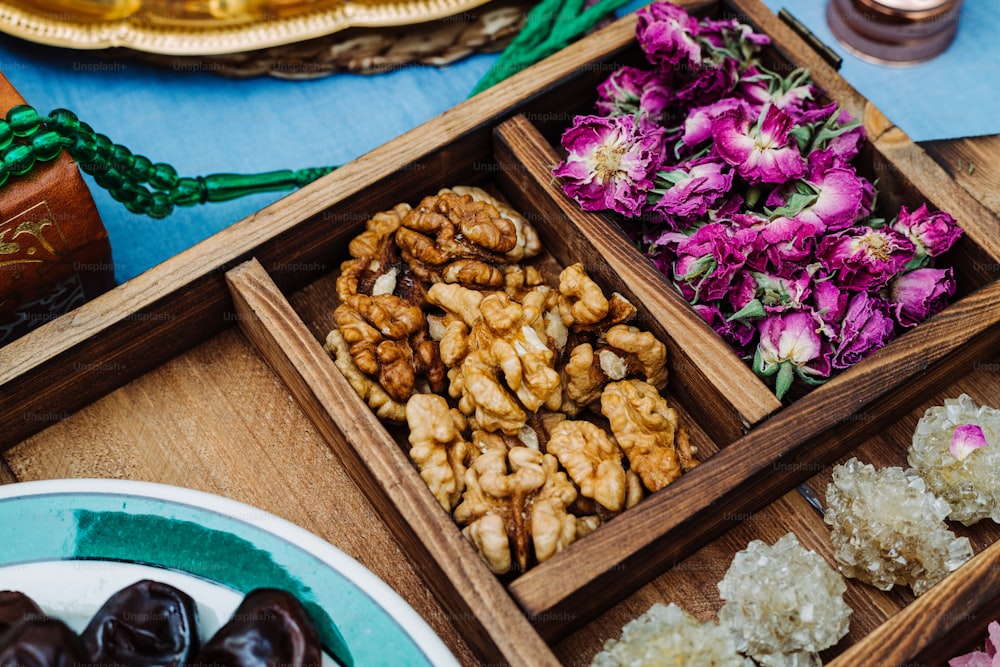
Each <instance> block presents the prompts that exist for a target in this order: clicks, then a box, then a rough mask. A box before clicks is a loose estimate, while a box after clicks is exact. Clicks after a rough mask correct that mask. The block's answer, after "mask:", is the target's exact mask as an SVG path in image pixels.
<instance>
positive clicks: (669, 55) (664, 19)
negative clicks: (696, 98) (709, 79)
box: [635, 2, 701, 68]
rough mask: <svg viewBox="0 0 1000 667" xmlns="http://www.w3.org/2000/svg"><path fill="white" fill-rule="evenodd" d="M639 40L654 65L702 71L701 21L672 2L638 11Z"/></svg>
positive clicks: (661, 3)
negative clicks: (698, 35) (697, 68)
mask: <svg viewBox="0 0 1000 667" xmlns="http://www.w3.org/2000/svg"><path fill="white" fill-rule="evenodd" d="M636 17H637V22H636V26H635V36H636V39H637V40H638V42H639V45H640V46H641V47H642V50H643V51H644V52H645V53H646V57H647V58H648V59H649V62H651V63H652V64H654V65H660V66H664V67H666V68H670V67H672V66H678V65H679V66H682V67H699V66H700V65H701V44H700V43H699V42H698V40H697V38H696V36H697V34H698V32H699V30H700V28H699V26H698V20H697V19H695V18H694V17H693V16H691V15H690V14H688V13H687V12H686V11H685V10H684V9H682V8H681V7H678V6H676V5H673V4H670V3H669V2H654V3H652V4H650V5H647V6H646V7H642V8H640V9H639V10H637V11H636Z"/></svg>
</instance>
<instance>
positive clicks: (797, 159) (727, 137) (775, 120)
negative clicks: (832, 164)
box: [712, 106, 806, 184]
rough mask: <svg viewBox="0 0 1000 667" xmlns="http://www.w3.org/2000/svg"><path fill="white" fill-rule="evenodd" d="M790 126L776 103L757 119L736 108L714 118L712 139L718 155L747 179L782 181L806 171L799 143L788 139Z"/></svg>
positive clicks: (788, 120) (790, 119) (765, 181)
mask: <svg viewBox="0 0 1000 667" xmlns="http://www.w3.org/2000/svg"><path fill="white" fill-rule="evenodd" d="M791 127H792V118H791V116H789V115H788V114H786V113H785V112H784V111H782V110H781V109H779V108H778V107H776V106H769V107H768V108H767V110H766V111H765V112H764V114H763V115H762V116H760V117H758V118H756V119H753V118H750V117H748V116H746V115H745V114H744V113H743V112H742V110H740V109H737V110H736V113H734V114H731V115H723V116H720V117H719V118H717V119H716V121H715V124H714V126H713V128H712V138H713V139H714V140H715V147H716V150H717V151H718V152H719V155H721V156H722V158H723V159H724V160H725V161H726V162H728V163H729V164H731V165H733V166H735V167H736V171H737V173H739V175H740V176H742V177H743V178H745V179H746V180H747V182H749V183H751V184H753V183H784V182H785V181H790V180H792V179H796V178H801V177H802V175H803V174H804V173H805V170H806V164H805V160H804V159H803V158H802V155H800V154H799V149H798V146H797V145H796V144H795V142H790V141H789V136H788V132H789V130H790V129H791Z"/></svg>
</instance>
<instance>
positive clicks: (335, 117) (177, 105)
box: [0, 0, 1000, 281]
mask: <svg viewBox="0 0 1000 667" xmlns="http://www.w3.org/2000/svg"><path fill="white" fill-rule="evenodd" d="M646 1H648V0H636V1H635V2H633V3H632V4H630V5H628V6H626V7H625V8H623V9H622V10H621V11H620V12H619V15H621V14H624V13H625V12H628V11H633V10H634V9H636V8H637V7H640V6H642V5H643V4H645V2H646ZM765 1H766V4H768V5H769V6H770V7H771V8H772V9H773V10H774V11H777V10H778V9H779V8H780V7H782V6H787V7H788V8H789V9H790V10H791V11H792V13H793V14H795V15H796V16H797V17H798V18H799V19H800V20H802V21H804V22H805V23H806V24H807V25H809V27H810V28H811V29H813V30H814V31H815V32H817V33H818V34H819V35H820V36H821V37H824V38H826V39H827V40H828V42H829V43H831V44H833V43H834V42H833V39H832V37H829V36H828V34H827V33H824V30H825V22H824V21H823V20H822V12H823V8H824V7H825V4H826V3H825V2H823V1H822V0H765ZM989 4H990V7H986V5H987V3H986V2H983V0H967V1H966V9H965V10H963V12H964V13H963V16H962V19H961V21H962V23H961V29H960V31H959V38H958V40H957V41H956V43H955V45H954V46H953V47H952V49H951V50H949V52H948V53H946V54H945V56H942V57H941V58H940V59H938V60H936V61H933V62H931V63H928V64H926V65H921V66H919V67H917V68H912V69H907V70H904V69H892V68H885V67H878V66H875V65H867V64H866V63H862V62H861V61H859V60H857V59H855V58H853V57H851V56H849V55H847V54H845V64H844V68H843V70H842V73H843V74H844V75H845V77H846V78H847V79H848V81H849V82H851V83H852V84H853V85H855V87H857V88H858V89H859V90H860V91H861V92H862V93H863V94H865V95H866V96H868V97H869V98H870V99H872V100H873V101H874V102H875V103H876V104H877V106H879V108H881V109H882V110H883V111H884V112H885V113H886V114H887V115H888V116H889V117H890V118H892V119H893V120H894V121H895V122H896V123H897V124H899V125H900V126H901V127H903V129H904V130H906V131H907V132H908V133H910V134H911V136H912V137H913V138H914V139H915V140H918V141H919V140H923V139H934V138H942V137H955V136H967V135H972V134H983V133H995V132H1000V127H998V126H997V125H998V123H1000V121H998V119H1000V115H998V114H995V113H992V109H993V108H995V107H994V106H993V105H992V101H993V100H994V97H995V96H996V95H997V89H996V88H997V87H996V86H995V85H992V86H991V85H989V84H995V82H996V81H997V76H996V74H997V68H998V66H1000V65H998V63H1000V57H997V54H996V53H995V52H996V50H998V49H1000V40H997V39H996V38H995V34H996V31H997V28H998V23H1000V11H998V10H997V9H996V7H994V6H993V3H989ZM991 31H992V32H991ZM990 50H992V51H993V52H994V54H993V56H992V58H991V59H990V58H989V56H988V55H984V54H988V53H989V51H990ZM495 59H496V56H495V55H477V56H473V57H470V58H468V59H466V60H463V61H461V62H459V63H456V64H453V65H450V66H448V67H446V68H434V67H406V68H402V69H398V70H395V71H393V72H391V73H387V74H379V75H374V76H361V75H350V74H342V75H336V76H331V77H327V78H324V79H316V80H311V81H294V82H293V81H285V80H278V79H272V78H267V77H261V78H256V79H249V80H233V79H225V78H222V77H220V76H218V75H216V74H213V73H211V72H205V71H191V69H190V68H185V69H177V70H172V69H170V68H165V67H159V66H153V65H147V64H143V63H141V62H138V61H135V60H132V59H121V60H108V59H107V58H105V57H100V58H98V57H95V56H94V55H93V54H90V53H88V52H78V51H71V50H65V49H56V48H49V47H44V46H39V45H34V44H30V43H26V42H22V41H20V40H16V39H13V38H10V37H7V36H3V35H0V71H2V72H3V73H4V75H6V76H7V78H8V79H10V81H11V83H13V85H14V86H15V87H16V88H17V89H18V91H19V92H20V93H21V94H22V95H23V96H24V98H25V99H26V100H27V101H28V103H29V104H31V105H32V106H34V107H36V108H37V109H39V111H41V112H43V113H44V112H48V111H49V110H51V109H53V108H56V107H66V108H69V109H72V110H74V111H75V112H76V113H77V114H78V115H79V116H80V118H81V119H82V120H85V121H86V122H88V123H89V124H90V125H91V126H92V127H93V128H94V129H95V130H97V131H98V132H103V133H105V134H107V135H108V136H109V137H110V138H111V139H112V140H113V141H115V142H117V143H121V144H124V145H125V146H128V147H129V148H130V149H132V150H133V152H136V153H141V154H143V155H146V156H147V157H149V158H150V159H152V160H153V161H154V162H158V161H159V162H167V163H169V164H172V165H174V166H175V167H176V168H177V170H178V172H179V173H180V174H181V175H182V176H183V175H188V176H195V175H203V174H209V173H215V172H243V173H251V172H258V171H270V170H274V169H284V168H290V169H298V168H303V167H314V166H325V165H335V164H343V163H344V162H347V161H349V160H351V159H353V158H355V157H357V156H359V155H362V154H363V153H365V152H367V151H369V150H371V149H373V148H375V147H376V146H379V145H381V144H382V143H384V142H386V141H388V140H389V139H392V138H393V137H396V136H398V135H399V134H402V133H403V132H405V131H407V130H409V129H411V128H413V127H415V126H417V125H419V124H420V123H422V122H424V121H426V120H429V119H431V118H433V117H434V116H436V115H437V114H439V113H441V112H442V111H444V110H446V109H448V108H449V107H451V106H453V105H455V104H457V103H458V102H460V101H462V100H463V99H465V98H466V97H467V96H468V94H469V93H470V91H471V90H472V88H473V87H474V86H475V84H476V82H477V81H478V80H479V79H480V77H481V76H482V75H483V74H484V73H485V72H486V71H487V70H488V69H489V67H490V65H491V64H492V63H493V62H494V60H495ZM930 89H933V90H934V91H935V93H934V94H933V95H929V94H927V92H926V91H927V90H930ZM88 182H89V184H90V185H91V191H92V192H93V194H94V199H95V201H96V203H97V206H98V210H99V211H100V214H101V217H102V219H103V220H104V223H105V226H106V227H107V229H108V233H109V235H110V237H111V243H112V248H113V252H114V262H115V269H116V270H115V275H116V278H117V279H118V280H119V281H125V280H128V279H129V278H132V277H133V276H136V275H138V274H139V273H141V272H143V271H145V270H146V269H148V268H150V267H152V266H154V265H155V264H158V263H159V262H161V261H163V260H165V259H167V258H168V257H171V256H173V255H174V254H176V253H178V252H180V251H182V250H184V249H186V248H188V247H190V246H191V245H193V244H195V243H197V242H198V241H201V240H202V239H204V238H206V237H208V236H210V235H212V234H214V233H215V232H217V231H219V230H221V229H223V228H225V227H226V226H228V225H230V224H232V223H234V222H236V221H238V220H240V219H242V218H243V217H245V216H246V215H248V214H250V213H252V212H254V211H256V210H258V209H260V208H263V207H264V206H266V205H267V204H269V203H271V202H273V201H276V200H277V199H279V198H280V197H282V196H283V194H282V193H272V194H264V195H256V196H253V197H248V198H245V199H241V200H236V201H232V202H227V203H222V204H212V205H207V206H199V207H194V208H184V209H182V208H179V209H176V211H175V212H174V213H173V215H171V216H170V217H168V218H166V219H163V220H152V219H149V218H147V217H144V216H137V215H133V214H131V213H128V212H127V211H126V210H125V209H124V208H123V207H122V206H121V205H120V204H119V203H118V202H115V201H114V200H112V199H111V198H110V197H109V196H108V195H107V193H106V192H104V191H103V190H102V189H100V188H98V187H97V186H96V185H95V184H93V182H92V181H90V180H89V177H88Z"/></svg>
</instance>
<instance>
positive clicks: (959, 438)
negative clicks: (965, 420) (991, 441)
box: [948, 424, 986, 461]
mask: <svg viewBox="0 0 1000 667" xmlns="http://www.w3.org/2000/svg"><path fill="white" fill-rule="evenodd" d="M985 446H986V436H984V435H983V428H982V427H981V426H979V425H978V424H962V425H961V426H959V427H958V428H956V429H955V433H954V434H953V435H952V436H951V446H949V447H948V451H950V452H951V455H952V456H954V457H955V458H956V459H958V460H959V461H964V460H965V457H967V456H968V455H969V454H971V453H972V452H973V450H976V449H979V448H980V447H985Z"/></svg>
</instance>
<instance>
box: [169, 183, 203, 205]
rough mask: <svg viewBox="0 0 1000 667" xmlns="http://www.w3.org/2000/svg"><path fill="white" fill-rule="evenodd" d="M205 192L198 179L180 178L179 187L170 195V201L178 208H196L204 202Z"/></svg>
mask: <svg viewBox="0 0 1000 667" xmlns="http://www.w3.org/2000/svg"><path fill="white" fill-rule="evenodd" d="M203 195H204V191H203V190H202V187H201V184H200V183H199V182H198V179H196V178H179V179H177V187H175V188H174V189H173V190H172V191H171V193H170V200H171V201H172V202H173V203H174V204H176V205H177V206H194V205H195V204H201V203H203V202H204V200H203V199H202V197H203Z"/></svg>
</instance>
